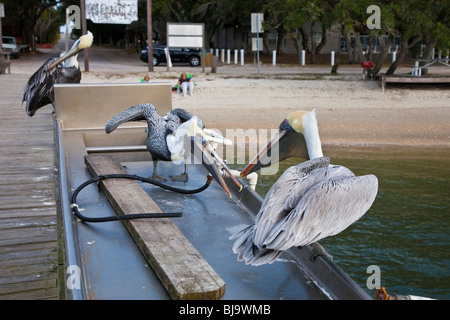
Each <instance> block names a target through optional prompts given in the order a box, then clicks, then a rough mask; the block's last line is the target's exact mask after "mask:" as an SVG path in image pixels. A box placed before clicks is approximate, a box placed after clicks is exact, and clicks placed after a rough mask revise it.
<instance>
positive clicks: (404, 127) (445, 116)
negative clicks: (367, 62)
mask: <svg viewBox="0 0 450 320" xmlns="http://www.w3.org/2000/svg"><path fill="white" fill-rule="evenodd" d="M180 69H181V70H183V68H180ZM220 69H222V70H223V72H220ZM224 69H227V70H224ZM246 69H247V70H250V71H252V72H253V73H250V72H249V73H248V74H247V75H245V74H242V70H241V69H240V68H238V67H235V66H224V67H223V68H219V73H217V74H208V73H201V72H200V70H199V72H193V80H194V82H195V83H196V84H197V85H196V86H195V90H194V95H193V96H189V95H188V96H186V97H183V96H182V95H180V94H177V93H173V107H176V108H185V109H187V110H188V111H190V112H193V113H194V114H196V115H198V116H199V117H200V118H201V119H202V120H203V121H204V122H205V124H206V125H207V126H208V127H209V128H214V129H217V130H219V131H220V132H222V133H223V134H225V133H226V129H229V130H237V129H242V130H244V131H245V130H248V129H255V130H256V131H257V132H259V129H267V130H270V129H274V128H277V127H278V125H279V124H280V123H281V121H282V120H283V119H284V118H285V117H286V116H287V115H288V114H289V113H290V112H292V111H297V110H312V109H315V110H316V113H317V119H318V123H319V130H320V135H321V140H322V142H323V144H325V145H326V144H331V145H341V144H345V145H369V146H376V145H387V146H389V145H392V146H420V147H449V146H450V108H449V101H450V90H448V89H442V88H441V89H429V88H426V89H423V88H422V89H417V88H388V89H387V90H386V91H385V92H384V93H382V92H381V88H380V85H379V83H378V82H375V81H361V77H360V74H359V70H358V69H354V70H353V74H345V75H338V76H330V75H327V74H300V73H297V74H295V73H283V71H286V70H287V68H282V67H279V68H277V73H274V70H270V67H266V68H262V69H261V70H260V74H259V75H258V74H255V67H253V66H248V67H246ZM266 69H269V71H271V73H269V72H265V71H266ZM291 69H292V68H289V70H291ZM196 71H197V70H196ZM225 71H226V72H225ZM233 71H236V72H234V73H233ZM143 74H144V73H143ZM178 74H179V72H176V71H170V72H168V71H156V72H153V73H151V74H150V76H151V79H152V81H169V82H170V83H171V84H172V85H175V84H176V79H177V76H178ZM139 76H141V74H136V73H133V74H129V75H127V74H121V75H120V76H116V75H111V74H108V73H106V74H105V73H104V72H103V73H102V72H98V73H95V72H91V73H89V74H85V75H83V82H86V83H87V82H99V80H100V81H109V82H134V81H136V80H137V79H138V78H139Z"/></svg>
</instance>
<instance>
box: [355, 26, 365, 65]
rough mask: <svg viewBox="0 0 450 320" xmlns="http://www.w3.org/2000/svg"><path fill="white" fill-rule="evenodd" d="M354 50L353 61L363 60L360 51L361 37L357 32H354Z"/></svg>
mask: <svg viewBox="0 0 450 320" xmlns="http://www.w3.org/2000/svg"><path fill="white" fill-rule="evenodd" d="M354 35H355V51H354V52H353V54H354V61H355V62H361V61H364V55H363V53H362V45H361V39H360V38H359V32H355V33H354Z"/></svg>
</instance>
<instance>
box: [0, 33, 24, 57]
mask: <svg viewBox="0 0 450 320" xmlns="http://www.w3.org/2000/svg"><path fill="white" fill-rule="evenodd" d="M2 39H3V46H2V49H3V50H4V51H9V52H10V55H11V57H12V58H16V59H17V58H18V57H19V50H20V48H19V46H18V45H17V41H16V38H14V37H2Z"/></svg>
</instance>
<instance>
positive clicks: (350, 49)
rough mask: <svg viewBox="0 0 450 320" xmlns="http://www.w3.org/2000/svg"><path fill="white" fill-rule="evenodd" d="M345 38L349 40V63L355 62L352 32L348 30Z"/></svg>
mask: <svg viewBox="0 0 450 320" xmlns="http://www.w3.org/2000/svg"><path fill="white" fill-rule="evenodd" d="M345 40H346V42H347V63H349V64H353V62H354V61H353V49H352V36H351V33H350V32H347V34H346V35H345Z"/></svg>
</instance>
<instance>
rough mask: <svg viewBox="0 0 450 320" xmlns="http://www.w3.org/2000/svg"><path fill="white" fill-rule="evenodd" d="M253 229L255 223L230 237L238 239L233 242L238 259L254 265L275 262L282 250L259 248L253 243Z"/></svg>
mask: <svg viewBox="0 0 450 320" xmlns="http://www.w3.org/2000/svg"><path fill="white" fill-rule="evenodd" d="M253 229H254V225H250V226H248V227H247V228H245V229H243V230H241V231H239V232H238V233H236V234H235V235H233V236H231V237H230V239H237V240H236V241H235V243H234V244H233V252H234V253H236V254H237V255H238V260H239V261H244V262H245V263H246V264H249V265H253V266H260V265H263V264H267V263H272V262H274V261H275V260H276V259H277V258H278V256H279V255H280V254H281V251H275V250H272V249H265V248H258V246H256V245H255V244H254V243H253Z"/></svg>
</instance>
